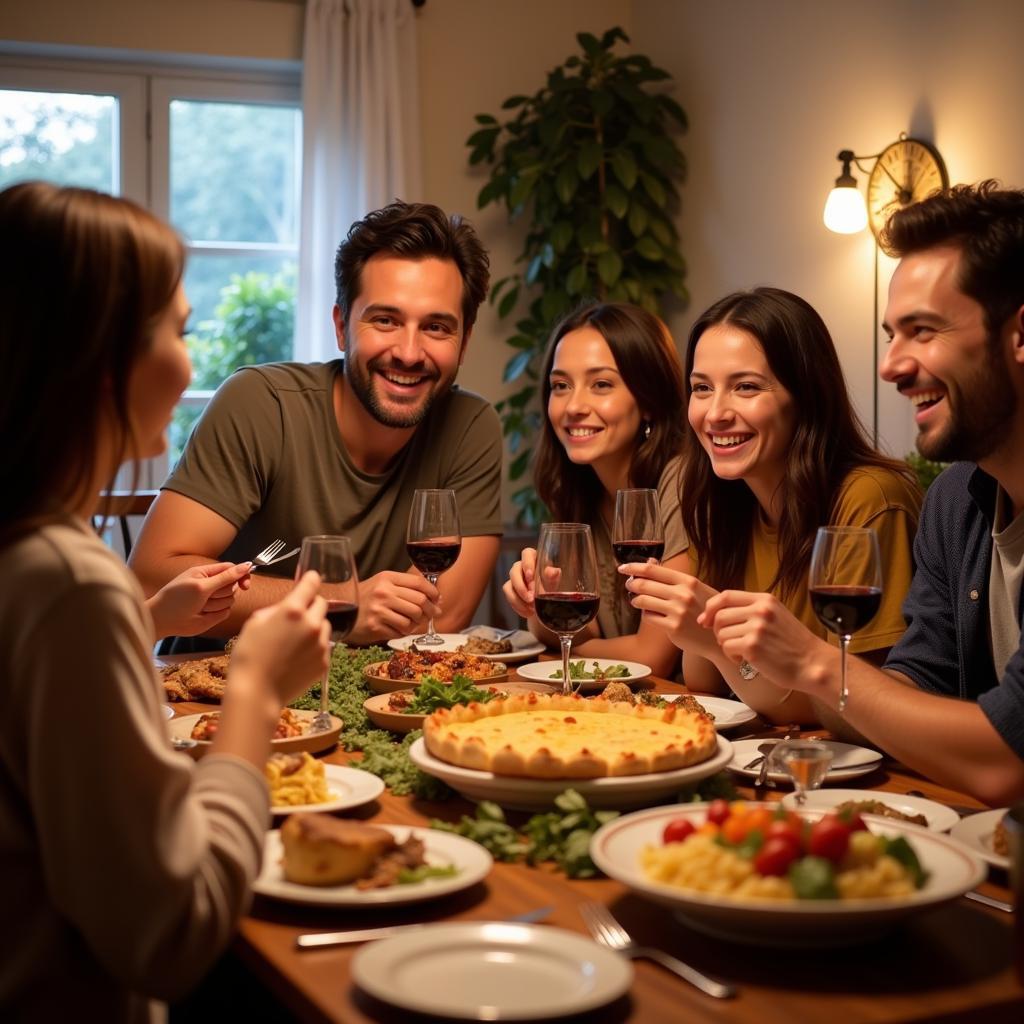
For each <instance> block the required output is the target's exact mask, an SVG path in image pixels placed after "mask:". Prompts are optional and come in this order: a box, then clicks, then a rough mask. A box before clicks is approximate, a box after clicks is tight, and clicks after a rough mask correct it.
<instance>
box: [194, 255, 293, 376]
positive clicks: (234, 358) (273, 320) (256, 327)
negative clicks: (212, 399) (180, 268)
mask: <svg viewBox="0 0 1024 1024" xmlns="http://www.w3.org/2000/svg"><path fill="white" fill-rule="evenodd" d="M185 291H186V292H187V293H188V297H189V302H190V303H191V304H192V309H193V313H192V318H191V324H192V332H191V334H190V336H189V350H190V352H191V355H192V365H193V372H192V385H191V387H192V389H193V390H199V391H202V390H213V389H215V388H216V387H217V386H218V385H219V384H220V383H221V382H222V381H223V380H224V379H225V378H226V377H227V376H229V375H230V374H231V373H232V371H234V370H236V369H237V368H238V367H239V366H245V365H248V364H251V363H269V362H275V361H278V360H282V359H291V357H292V334H293V332H294V329H295V264H294V262H292V261H291V260H290V259H287V258H282V257H280V256H216V255H208V254H195V253H193V255H192V256H191V257H190V259H189V263H188V267H187V269H186V271H185Z"/></svg>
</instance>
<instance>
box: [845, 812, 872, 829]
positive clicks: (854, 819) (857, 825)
mask: <svg viewBox="0 0 1024 1024" xmlns="http://www.w3.org/2000/svg"><path fill="white" fill-rule="evenodd" d="M843 821H844V822H845V823H846V827H847V828H848V829H849V830H850V831H851V832H867V830H868V827H867V825H865V824H864V819H863V818H862V817H861V816H860V815H859V814H857V812H856V811H855V812H854V813H853V814H851V815H850V816H849V818H844V819H843Z"/></svg>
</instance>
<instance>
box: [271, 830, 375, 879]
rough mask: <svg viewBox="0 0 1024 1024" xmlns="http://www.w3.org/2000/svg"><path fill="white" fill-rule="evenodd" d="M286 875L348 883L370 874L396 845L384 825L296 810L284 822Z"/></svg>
mask: <svg viewBox="0 0 1024 1024" xmlns="http://www.w3.org/2000/svg"><path fill="white" fill-rule="evenodd" d="M281 843H282V846H283V847H284V861H283V867H284V877H285V878H286V879H288V881H289V882H297V883H299V884H300V885H345V884H346V883H348V882H354V881H355V880H356V879H357V878H362V877H363V876H365V875H368V874H369V873H370V872H371V871H372V869H373V865H374V864H375V863H376V861H377V859H378V858H379V857H380V856H381V854H383V853H386V852H387V851H388V850H391V849H393V848H394V846H395V837H394V836H393V835H392V834H391V833H390V832H388V831H386V830H385V829H382V828H376V827H375V826H373V825H363V824H360V823H359V822H354V821H342V820H340V819H339V818H332V817H331V816H330V815H329V814H293V815H291V816H290V817H289V818H288V819H287V820H286V821H285V823H284V825H282V826H281Z"/></svg>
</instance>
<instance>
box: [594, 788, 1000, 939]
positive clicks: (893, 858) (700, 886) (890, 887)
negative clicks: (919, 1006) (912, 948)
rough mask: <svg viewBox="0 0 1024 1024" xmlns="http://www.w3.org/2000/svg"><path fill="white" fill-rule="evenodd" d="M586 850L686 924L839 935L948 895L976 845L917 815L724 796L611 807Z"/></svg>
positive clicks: (980, 873)
mask: <svg viewBox="0 0 1024 1024" xmlns="http://www.w3.org/2000/svg"><path fill="white" fill-rule="evenodd" d="M590 855H591V857H592V859H593V861H594V863H595V864H596V865H597V866H598V867H599V868H600V869H601V870H602V871H603V872H604V873H605V874H606V875H608V876H609V877H611V878H614V879H616V880H617V881H619V882H622V883H623V884H624V885H626V886H628V887H629V888H630V889H632V890H633V891H634V892H636V893H638V894H639V895H641V896H644V897H646V898H648V899H651V900H654V901H655V902H657V903H661V904H663V905H665V906H668V907H670V908H672V909H673V910H674V911H676V914H677V916H678V917H679V918H680V920H682V921H683V922H684V923H685V924H686V925H687V926H689V927H692V928H694V929H697V930H698V931H702V932H705V933H707V934H709V935H713V936H715V937H718V938H725V939H729V940H732V941H738V942H746V943H752V944H757V945H785V946H791V947H800V946H824V945H833V946H839V945H849V944H852V943H855V942H860V941H864V940H866V939H869V938H873V937H874V936H876V935H877V934H879V933H880V932H881V931H883V930H884V929H885V928H886V927H887V926H889V925H890V924H892V923H894V922H896V921H898V920H900V919H901V918H904V917H907V916H909V915H911V914H915V913H918V912H920V911H923V910H926V909H929V908H932V907H935V906H937V905H939V904H941V903H944V902H947V901H949V900H953V899H956V898H957V897H958V896H961V895H962V894H963V893H965V892H967V891H968V890H969V889H972V888H974V887H975V886H976V885H978V883H979V882H981V881H982V880H983V879H984V878H985V875H986V865H985V863H984V862H983V861H982V860H981V858H980V857H978V855H977V854H976V853H975V852H973V851H972V850H971V849H969V848H968V847H966V846H965V845H964V844H962V843H960V842H957V840H955V839H952V838H951V837H950V836H948V835H945V834H943V833H939V832H934V831H931V830H929V829H927V828H924V827H922V826H919V825H911V824H907V823H905V822H898V821H891V820H888V819H884V818H874V817H871V816H870V815H865V816H864V817H863V818H861V817H860V816H858V815H851V816H844V817H840V816H839V815H836V814H834V813H830V812H826V811H799V812H797V811H793V810H789V809H787V808H784V807H781V806H780V805H778V804H758V803H748V802H743V801H735V802H733V803H731V804H730V803H728V802H726V801H724V800H720V801H714V802H713V803H711V804H706V803H705V804H677V805H673V806H670V807H653V808H650V809H648V810H643V811H636V812H634V813H632V814H627V815H624V816H622V817H620V818H616V819H615V820H614V821H610V822H608V823H607V824H606V825H604V826H602V827H601V828H600V829H599V830H598V831H597V832H596V833H595V834H594V836H593V838H592V840H591V845H590Z"/></svg>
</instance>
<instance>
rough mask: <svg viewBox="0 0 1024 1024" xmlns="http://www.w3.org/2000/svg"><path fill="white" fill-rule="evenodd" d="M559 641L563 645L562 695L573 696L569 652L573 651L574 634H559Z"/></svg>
mask: <svg viewBox="0 0 1024 1024" xmlns="http://www.w3.org/2000/svg"><path fill="white" fill-rule="evenodd" d="M558 641H559V643H560V644H561V645H562V695H563V696H565V697H571V696H572V693H573V688H572V679H570V677H569V653H570V652H571V651H572V634H571V633H569V634H568V635H566V634H561V633H560V634H559V636H558Z"/></svg>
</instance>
